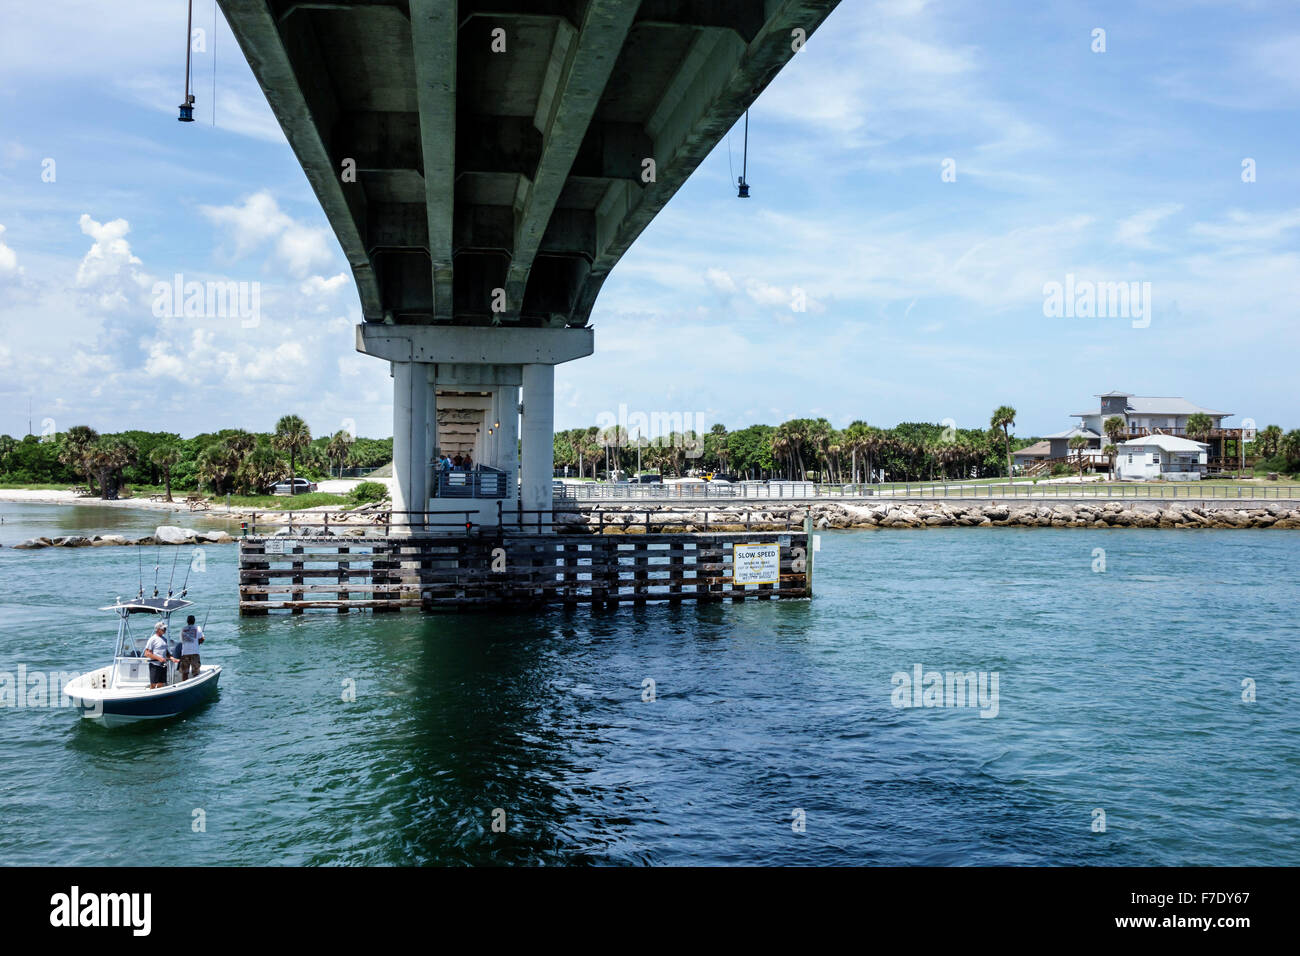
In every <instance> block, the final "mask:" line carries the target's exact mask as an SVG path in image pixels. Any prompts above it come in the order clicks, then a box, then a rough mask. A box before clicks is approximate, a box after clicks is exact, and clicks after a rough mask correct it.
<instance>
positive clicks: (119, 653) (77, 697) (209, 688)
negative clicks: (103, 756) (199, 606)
mask: <svg viewBox="0 0 1300 956" xmlns="http://www.w3.org/2000/svg"><path fill="white" fill-rule="evenodd" d="M182 593H184V592H182ZM193 606H194V602H193V601H187V600H185V599H184V597H179V598H175V597H171V596H170V594H169V596H167V597H157V596H154V597H144V596H143V592H142V593H141V594H140V595H139V596H137V597H135V598H133V599H131V600H127V601H123V600H122V599H121V598H118V599H117V602H116V603H114V604H110V605H109V606H108V607H103V608H100V610H101V611H112V612H113V613H114V614H116V615H117V618H118V622H117V637H116V639H115V640H114V643H113V662H112V663H111V664H109V665H108V666H107V667H101V668H99V669H98V670H94V671H91V672H90V673H87V674H82V675H81V676H80V677H77V678H74V679H73V680H71V681H69V682H68V683H67V685H66V686H64V688H63V693H64V694H65V695H66V696H67V697H69V698H71V700H72V702H73V705H74V706H76V707H78V708H80V710H81V715H82V717H84V718H86V719H87V720H94V721H97V722H98V723H100V724H101V725H103V726H105V727H117V726H121V725H123V724H132V723H136V722H138V721H143V720H165V719H167V718H168V717H175V716H177V715H179V714H182V713H184V712H185V711H187V710H189V709H191V708H192V707H196V706H198V705H199V704H201V703H203V702H204V701H205V700H207V699H208V698H210V697H211V696H212V695H213V694H214V693H216V690H217V681H218V680H219V679H220V677H221V667H220V666H219V665H216V664H203V665H201V666H200V667H199V673H198V675H197V676H194V677H190V678H189V679H188V680H180V679H179V673H178V667H177V665H176V664H175V663H172V662H170V661H169V662H168V664H167V683H166V684H164V685H163V686H162V687H155V688H152V689H151V688H150V687H149V663H150V661H149V658H147V657H145V656H144V649H145V644H146V643H147V641H148V639H149V635H150V634H152V633H153V630H154V626H155V625H156V624H157V622H158V621H159V620H161V621H162V622H163V623H167V622H168V621H169V619H170V618H171V616H172V615H173V614H175V613H176V612H177V611H184V610H187V609H188V608H191V607H193ZM139 615H144V616H145V620H146V621H147V622H148V625H149V626H148V627H147V628H141V629H140V630H139V631H137V633H135V634H133V633H132V629H131V620H132V618H134V617H137V616H139ZM137 635H138V636H137ZM168 656H171V655H170V654H169V655H168Z"/></svg>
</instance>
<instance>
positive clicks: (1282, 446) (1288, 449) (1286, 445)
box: [1277, 428, 1300, 471]
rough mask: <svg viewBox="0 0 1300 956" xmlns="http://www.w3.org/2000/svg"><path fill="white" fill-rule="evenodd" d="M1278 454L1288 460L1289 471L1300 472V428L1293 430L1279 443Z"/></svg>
mask: <svg viewBox="0 0 1300 956" xmlns="http://www.w3.org/2000/svg"><path fill="white" fill-rule="evenodd" d="M1277 450H1278V454H1280V455H1281V456H1282V457H1283V458H1284V459H1285V460H1286V467H1287V470H1288V471H1296V470H1300V428H1293V429H1291V430H1290V431H1289V432H1287V433H1286V434H1285V435H1283V436H1282V438H1281V439H1280V440H1279V441H1278V446H1277Z"/></svg>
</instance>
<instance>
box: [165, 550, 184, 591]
mask: <svg viewBox="0 0 1300 956" xmlns="http://www.w3.org/2000/svg"><path fill="white" fill-rule="evenodd" d="M180 559H181V551H180V548H177V549H176V556H175V557H174V558H172V573H171V574H170V575H169V576H168V578H167V597H169V598H170V597H171V596H172V582H173V581H175V580H176V562H177V561H179V560H180ZM186 576H187V577H188V576H189V575H188V572H187V573H186Z"/></svg>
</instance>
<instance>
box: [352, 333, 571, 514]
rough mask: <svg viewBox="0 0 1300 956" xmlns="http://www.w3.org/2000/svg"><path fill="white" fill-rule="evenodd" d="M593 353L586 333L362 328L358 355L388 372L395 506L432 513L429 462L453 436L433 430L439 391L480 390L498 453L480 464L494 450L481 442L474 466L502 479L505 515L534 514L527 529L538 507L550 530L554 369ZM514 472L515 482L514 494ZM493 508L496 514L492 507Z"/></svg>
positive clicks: (480, 400) (431, 486)
mask: <svg viewBox="0 0 1300 956" xmlns="http://www.w3.org/2000/svg"><path fill="white" fill-rule="evenodd" d="M593 348H594V342H593V334H592V330H591V329H568V328H566V329H540V328H517V329H509V330H507V329H495V328H486V327H474V326H432V325H386V324H382V323H370V322H366V323H362V324H361V325H359V326H358V327H357V351H358V352H361V353H362V354H364V355H373V356H375V357H376V358H380V359H384V360H386V361H388V362H390V363H391V364H392V369H393V478H394V481H393V510H394V511H425V510H427V509H428V507H429V495H430V493H431V491H432V489H433V485H432V481H431V479H432V474H433V473H432V468H431V467H430V462H431V460H432V456H433V454H434V452H435V451H437V450H438V448H439V444H440V442H441V443H442V444H444V445H445V444H446V443H447V442H448V441H449V439H450V437H451V435H452V430H451V429H450V427H449V430H448V432H447V435H446V436H439V434H438V426H437V408H436V402H437V399H436V397H435V396H436V394H437V389H439V388H440V389H442V390H443V391H444V394H447V393H454V392H456V391H458V390H459V391H478V392H480V396H479V397H477V398H475V399H474V401H475V402H483V404H482V405H481V406H476V407H481V408H483V414H484V415H485V416H490V419H489V424H490V425H491V427H492V428H493V435H492V439H491V443H492V444H495V445H496V449H495V453H494V456H492V457H491V460H490V461H482V460H481V459H482V457H483V455H482V452H483V451H486V450H487V449H488V448H490V447H491V445H490V444H488V443H486V442H482V443H480V444H479V445H478V450H477V451H476V455H477V457H478V458H479V459H480V464H488V465H492V466H493V467H497V468H501V470H503V471H505V472H508V474H509V477H508V478H507V480H506V489H507V491H506V500H505V501H503V502H502V505H503V510H504V511H505V512H506V513H510V512H513V511H515V510H516V508H523V509H524V510H526V511H532V512H534V514H532V515H530V516H528V518H527V519H525V521H524V524H525V526H527V524H528V522H529V520H531V521H532V524H533V527H534V528H536V527H537V514H536V512H539V511H540V512H542V513H543V516H542V529H543V530H544V531H548V530H552V528H551V523H550V522H551V519H550V512H551V507H552V504H553V494H552V491H551V478H552V475H553V474H554V470H553V467H552V464H553V460H554V452H555V434H554V431H555V366H556V365H559V364H561V363H563V362H571V361H573V360H574V359H579V358H582V357H583V356H586V355H590V354H591V353H592V350H593ZM435 385H436V386H437V387H436V388H435ZM521 386H522V388H523V414H522V425H521V418H520V412H519V409H520V400H519V389H520V387H521ZM482 393H487V394H491V395H492V396H493V399H492V400H491V402H487V401H485V400H484V399H483V397H482ZM462 400H464V401H470V399H468V398H465V399H462ZM498 422H499V423H500V429H499V430H498V429H497V427H496V426H497V423H498ZM484 428H486V426H484ZM517 448H518V449H519V450H518V453H516V449H517ZM444 450H445V448H444ZM516 474H518V475H519V478H520V483H519V495H518V497H517V498H516V496H515V493H514V489H515V484H514V476H515V475H516ZM475 500H476V501H477V500H480V499H475ZM516 502H518V503H517V504H516ZM439 504H440V505H441V501H439ZM448 504H450V502H448ZM449 510H450V509H449ZM491 511H492V513H493V514H494V515H495V513H496V504H495V501H493V502H492V507H491ZM415 530H420V529H419V528H416V529H415ZM443 530H445V529H443Z"/></svg>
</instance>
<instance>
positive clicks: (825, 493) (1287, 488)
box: [555, 481, 1300, 504]
mask: <svg viewBox="0 0 1300 956" xmlns="http://www.w3.org/2000/svg"><path fill="white" fill-rule="evenodd" d="M835 498H853V499H872V498H1155V499H1168V500H1173V499H1182V500H1221V499H1229V498H1236V499H1256V500H1295V499H1298V498H1300V485H1293V484H1271V483H1260V484H1233V483H1227V484H1220V483H1217V482H1201V481H1179V482H1169V483H1134V482H1083V483H1064V482H1050V483H1049V482H1039V483H1033V482H1029V481H1015V482H1008V481H1002V482H970V481H950V482H895V483H891V484H874V485H873V484H833V485H832V484H817V483H813V482H795V483H790V484H784V483H782V484H775V483H774V484H772V485H767V484H764V483H760V482H754V483H748V482H746V483H740V484H726V485H723V484H716V483H714V482H698V483H696V482H690V483H683V484H665V485H660V484H653V485H641V484H636V485H633V484H626V485H625V484H611V483H601V482H592V483H585V484H581V485H578V484H568V485H564V486H563V487H562V488H561V487H557V488H556V489H555V499H556V501H558V502H569V503H575V504H581V503H583V502H587V501H628V502H634V501H645V502H653V501H664V502H669V501H680V500H695V501H711V502H712V501H732V500H737V499H738V500H742V501H743V500H762V501H771V500H777V501H780V500H786V501H815V500H820V499H835Z"/></svg>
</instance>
